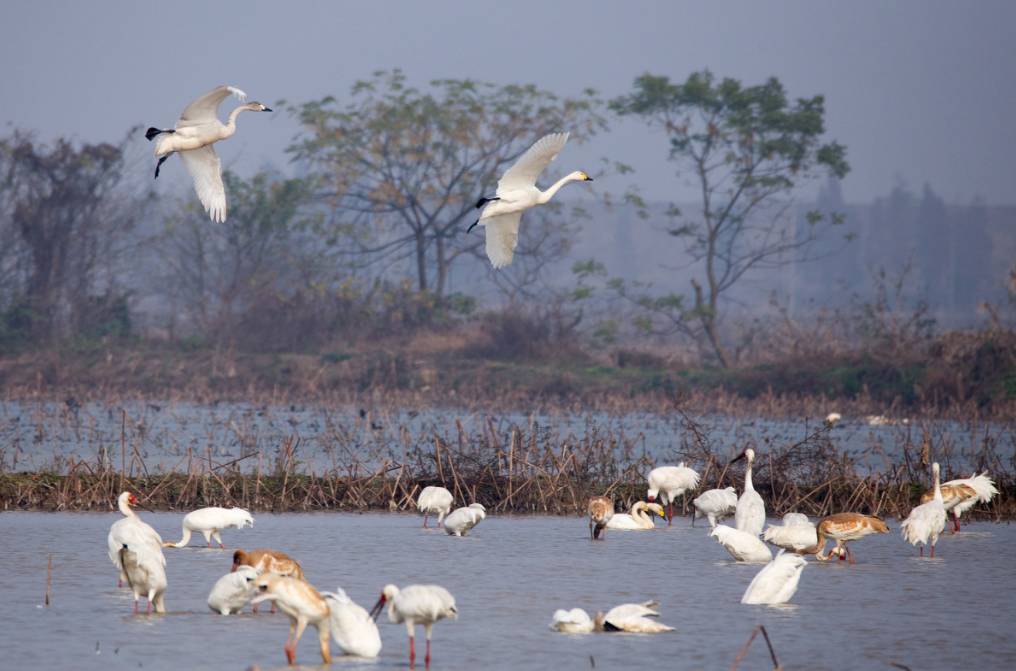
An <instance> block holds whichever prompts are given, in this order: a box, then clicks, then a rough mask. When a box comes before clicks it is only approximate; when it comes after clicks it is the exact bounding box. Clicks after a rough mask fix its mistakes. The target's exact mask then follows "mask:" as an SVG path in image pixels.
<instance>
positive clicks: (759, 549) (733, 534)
mask: <svg viewBox="0 0 1016 671" xmlns="http://www.w3.org/2000/svg"><path fill="white" fill-rule="evenodd" d="M709 535H710V536H712V537H713V538H715V539H716V540H717V542H718V543H719V544H720V545H722V546H723V547H724V548H725V549H726V550H727V552H729V553H730V556H731V557H733V558H734V559H736V560H737V561H743V562H767V561H770V560H772V558H773V553H772V550H770V549H769V547H768V546H767V545H766V544H765V543H763V542H762V541H760V540H759V539H758V536H754V535H752V534H750V533H748V532H747V531H741V530H740V529H734V528H731V527H728V526H727V525H725V524H717V525H716V526H715V527H713V530H712V531H711V532H710V533H709Z"/></svg>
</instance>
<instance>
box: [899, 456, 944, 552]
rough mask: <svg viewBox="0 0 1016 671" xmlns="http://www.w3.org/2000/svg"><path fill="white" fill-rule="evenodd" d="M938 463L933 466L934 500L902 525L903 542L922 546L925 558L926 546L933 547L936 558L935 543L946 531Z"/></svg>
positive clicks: (922, 505) (918, 507)
mask: <svg viewBox="0 0 1016 671" xmlns="http://www.w3.org/2000/svg"><path fill="white" fill-rule="evenodd" d="M938 473H939V468H938V462H935V463H933V464H932V465H931V475H932V478H934V480H935V486H934V493H933V494H932V499H931V500H930V501H928V502H927V503H922V504H921V505H919V506H917V507H916V508H914V509H913V510H911V511H910V514H909V515H907V519H905V520H903V522H901V523H900V533H902V534H903V540H905V541H907V542H908V543H910V544H911V545H917V544H918V543H920V545H921V556H924V546H925V545H927V546H929V547H931V556H932V557H934V556H935V543H937V542H938V537H939V535H940V534H941V533H942V531H943V530H944V529H945V504H944V503H943V502H942V488H941V487H940V486H939V483H938Z"/></svg>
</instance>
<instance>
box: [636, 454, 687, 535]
mask: <svg viewBox="0 0 1016 671" xmlns="http://www.w3.org/2000/svg"><path fill="white" fill-rule="evenodd" d="M647 480H648V481H649V491H648V492H647V493H646V498H647V499H648V500H649V502H650V503H653V502H655V501H656V497H657V496H659V498H660V502H661V503H663V504H664V505H666V506H667V526H668V527H669V526H670V525H671V524H672V523H673V521H674V499H676V498H677V497H678V496H681V495H682V494H685V493H687V492H690V491H691V490H693V489H695V488H696V487H698V483H699V474H698V473H696V472H695V471H694V470H692V469H691V468H688V467H687V466H685V465H684V462H683V461H682V462H681V463H679V464H678V465H677V466H660V467H658V468H654V469H653V470H651V471H649V477H648V478H647Z"/></svg>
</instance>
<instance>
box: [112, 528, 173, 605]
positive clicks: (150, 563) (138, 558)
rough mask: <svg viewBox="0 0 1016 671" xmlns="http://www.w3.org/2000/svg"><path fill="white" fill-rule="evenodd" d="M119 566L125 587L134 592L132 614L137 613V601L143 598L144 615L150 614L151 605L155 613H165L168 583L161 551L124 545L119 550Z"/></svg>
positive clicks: (149, 547) (156, 548) (148, 545)
mask: <svg viewBox="0 0 1016 671" xmlns="http://www.w3.org/2000/svg"><path fill="white" fill-rule="evenodd" d="M120 565H121V566H122V567H123V573H124V576H126V578H127V585H128V586H129V587H130V588H131V591H132V592H134V612H135V613H137V612H138V599H139V598H140V597H142V596H143V597H145V598H146V599H147V600H148V607H147V609H146V610H145V613H151V612H152V605H154V606H155V612H156V613H165V612H166V602H165V596H166V588H167V587H168V586H169V583H168V581H167V580H166V559H165V558H164V557H163V556H162V549H161V548H159V547H154V546H152V545H151V544H144V545H136V546H134V547H131V546H130V545H128V544H127V543H124V544H123V547H121V548H120Z"/></svg>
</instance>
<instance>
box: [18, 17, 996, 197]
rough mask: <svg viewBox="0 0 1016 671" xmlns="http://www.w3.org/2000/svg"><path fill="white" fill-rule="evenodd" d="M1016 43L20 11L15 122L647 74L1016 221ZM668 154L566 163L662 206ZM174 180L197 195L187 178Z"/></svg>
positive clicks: (83, 121) (857, 29) (682, 21)
mask: <svg viewBox="0 0 1016 671" xmlns="http://www.w3.org/2000/svg"><path fill="white" fill-rule="evenodd" d="M1014 26H1016V2H987V1H981V0H979V1H978V2H972V3H963V2H947V3H946V2H927V1H924V0H919V1H918V0H914V1H910V2H893V3H886V2H835V3H823V2H814V1H805V2H758V1H748V2H694V3H690V2H689V3H684V2H663V1H661V2H606V1H600V0H582V1H579V2H560V1H555V2H551V1H543V2H519V1H517V0H511V1H507V0H499V1H496V2H489V1H481V0H470V1H468V2H466V1H462V2H434V1H429V2H401V3H397V2H357V3H353V2H298V1H295V0H289V1H287V2H273V3H267V2H242V3H241V2H228V1H222V0H220V1H217V2H207V1H205V0H198V1H190V0H174V2H171V3H166V2H160V3H149V2H139V1H135V0H130V1H121V2H47V1H45V0H39V1H36V2H18V3H7V4H5V6H4V10H3V21H2V22H0V62H2V63H3V64H4V68H3V69H4V72H3V75H2V76H0V121H2V122H3V124H4V125H5V127H8V128H9V125H13V126H15V127H24V128H34V129H36V130H37V131H39V132H40V134H41V135H42V136H43V137H52V136H54V135H56V134H69V135H72V136H75V137H77V138H79V139H82V140H92V141H94V140H113V139H119V138H120V137H121V136H122V134H123V132H124V131H125V129H126V128H128V127H129V126H130V125H132V124H137V123H142V124H145V125H146V126H147V125H157V126H171V125H172V123H173V122H174V121H175V119H176V117H177V115H178V113H179V112H180V111H181V110H182V109H183V107H184V106H185V105H186V103H188V102H189V101H190V100H191V99H193V98H194V97H196V96H197V95H198V94H200V93H203V92H204V91H206V90H208V89H210V88H211V87H213V86H215V85H218V84H221V83H228V84H234V85H237V86H239V87H241V88H243V89H244V90H246V91H247V92H248V93H249V94H250V95H251V97H252V98H253V99H257V100H261V101H263V102H266V103H269V104H270V103H272V102H274V101H276V100H279V99H280V98H286V99H288V100H290V101H303V100H307V99H311V98H315V97H320V96H323V95H327V94H335V95H336V96H338V97H339V98H340V99H341V97H342V96H343V95H344V94H345V93H346V92H347V91H348V89H349V85H350V84H351V83H352V82H353V81H354V80H356V79H358V78H361V77H365V76H367V75H369V74H370V73H371V72H372V71H374V70H376V69H379V68H392V67H401V68H403V69H404V70H405V71H406V73H407V75H408V76H409V77H410V79H411V80H413V81H414V82H418V83H422V82H426V81H427V80H429V79H432V78H437V77H456V78H457V77H470V78H476V79H483V80H488V81H492V82H497V83H509V82H533V83H536V84H538V85H540V86H543V87H546V88H549V89H552V90H554V91H556V92H559V93H563V94H567V93H576V92H578V91H580V90H581V89H582V88H583V87H586V86H592V87H594V88H596V89H598V90H599V91H600V92H601V93H602V94H604V95H605V96H611V97H612V96H615V95H618V94H621V93H625V92H627V91H628V90H629V89H630V87H631V82H632V80H633V78H634V77H635V76H637V75H639V74H641V73H643V72H646V71H649V72H653V73H658V74H667V75H670V76H671V77H672V78H677V79H683V78H684V77H685V76H686V75H687V74H688V73H689V72H691V71H693V70H697V69H701V68H709V69H711V70H712V71H713V72H714V73H716V74H717V75H720V76H732V77H736V78H739V79H742V80H744V81H745V82H747V83H758V82H760V81H762V80H763V79H764V78H766V77H768V76H770V75H776V76H777V77H779V78H780V79H781V80H782V81H783V82H784V84H785V85H786V86H787V88H788V90H789V92H790V94H791V95H792V96H809V95H814V94H816V93H822V94H824V95H825V96H826V101H827V103H826V106H827V112H828V114H827V129H828V132H829V137H830V138H835V139H837V140H839V141H840V142H843V143H845V144H846V145H847V147H848V151H849V160H850V163H851V165H852V167H853V170H852V172H851V173H850V175H849V176H848V177H847V179H846V181H845V182H844V193H845V196H846V198H847V199H848V200H850V201H865V200H869V199H871V198H873V197H874V196H877V195H881V194H885V193H886V192H887V191H888V190H889V189H890V188H891V187H892V185H893V184H894V183H895V182H896V181H897V178H898V177H902V178H903V179H905V180H906V182H907V183H908V184H910V185H911V186H912V187H914V188H915V189H916V188H919V187H920V185H921V184H922V183H923V182H925V181H927V182H930V183H931V184H932V186H933V187H934V188H935V189H936V190H937V191H938V192H939V193H941V194H942V195H943V196H944V197H945V198H946V199H947V200H951V201H958V202H968V201H969V200H970V199H972V198H973V197H974V196H981V197H983V198H984V199H985V200H986V201H987V202H988V203H1016V195H1014V191H1013V186H1014V184H1013V183H1014V179H1013V177H1014V174H1016V171H1014V169H1013V157H1014V156H1016V122H1014V111H1016V106H1014V102H1016V86H1014V84H1016V48H1014V46H1013V35H1014V32H1013V31H1014ZM232 104H233V103H231V102H230V103H226V104H225V105H224V106H223V108H224V109H225V110H228V109H229V108H230V106H231V105H232ZM267 117H268V115H265V116H264V117H259V116H245V117H241V122H240V126H241V128H240V132H239V133H238V134H237V136H236V137H234V138H233V139H231V140H229V142H228V143H225V144H228V145H230V146H228V147H225V146H223V147H222V154H223V156H224V161H225V162H226V163H227V164H231V165H232V166H233V167H235V168H237V169H239V170H241V172H243V171H246V170H247V169H255V168H257V167H261V166H263V165H264V164H265V163H268V162H274V163H277V164H282V163H284V162H285V161H286V157H285V155H284V154H283V148H284V147H285V146H286V144H287V143H288V142H289V140H290V139H291V137H292V135H293V133H294V131H295V125H294V124H293V123H292V121H291V120H290V119H288V118H286V117H285V116H284V115H274V116H273V117H272V118H267ZM138 143H139V145H145V146H144V147H143V148H144V149H145V150H146V151H149V149H148V147H147V143H146V142H145V140H144V139H143V138H142V137H140V136H139V139H138ZM141 148H142V147H140V146H139V150H140V149H141ZM665 151H666V147H665V144H664V143H663V142H662V141H661V138H660V137H659V136H654V135H653V134H652V133H651V132H650V131H649V130H648V129H646V128H644V127H643V126H641V125H639V124H637V123H632V122H627V123H624V124H618V125H616V127H615V129H614V130H613V132H611V133H610V134H609V135H606V136H602V137H600V138H597V139H595V140H594V141H593V143H591V144H589V145H586V146H584V147H569V148H568V149H567V150H566V154H564V155H563V156H562V158H561V159H560V162H561V167H562V169H563V168H568V169H571V168H572V167H576V168H586V169H593V170H595V167H596V165H595V158H596V157H598V156H603V155H609V156H612V157H615V158H617V159H620V160H624V161H626V162H628V163H630V164H632V165H633V166H635V167H636V169H637V170H638V174H637V179H638V181H640V182H641V183H642V184H643V188H644V190H645V192H646V194H647V195H649V196H650V197H654V198H666V197H670V196H671V195H673V194H674V193H675V188H676V185H677V182H676V180H675V178H674V176H673V169H672V168H671V167H669V166H668V164H667V163H666V162H665V160H664V157H665ZM146 167H147V166H146ZM167 167H172V166H169V165H167ZM169 174H172V175H174V176H173V178H172V179H174V180H180V181H183V182H186V181H187V180H186V179H185V178H184V176H183V170H182V167H181V166H179V165H177V166H176V167H175V169H174V170H173V171H170V173H169ZM160 181H161V178H160ZM604 186H610V185H604ZM617 186H618V187H621V186H622V185H620V184H618V185H617ZM680 196H681V194H680V193H678V197H680Z"/></svg>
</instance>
